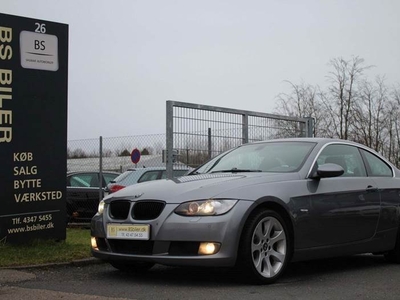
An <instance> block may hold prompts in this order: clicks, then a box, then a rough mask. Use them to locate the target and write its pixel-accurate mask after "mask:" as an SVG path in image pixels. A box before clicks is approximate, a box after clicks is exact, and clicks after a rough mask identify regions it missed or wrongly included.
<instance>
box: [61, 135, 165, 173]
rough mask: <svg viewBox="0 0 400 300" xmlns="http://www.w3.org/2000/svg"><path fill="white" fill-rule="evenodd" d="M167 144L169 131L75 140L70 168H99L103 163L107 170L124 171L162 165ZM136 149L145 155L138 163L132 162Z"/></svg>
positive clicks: (71, 143)
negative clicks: (166, 133) (166, 137)
mask: <svg viewBox="0 0 400 300" xmlns="http://www.w3.org/2000/svg"><path fill="white" fill-rule="evenodd" d="M100 141H102V142H100ZM165 147H166V146H165V134H153V135H139V136H125V137H112V138H101V139H100V138H97V139H87V140H71V141H68V149H67V158H68V161H67V170H68V171H99V170H100V166H101V168H102V170H105V171H117V172H124V171H126V170H127V169H128V168H132V167H160V166H163V163H162V153H163V150H164V149H165ZM133 149H138V150H139V151H140V152H141V154H142V155H141V158H140V161H139V162H138V163H137V164H133V163H132V161H131V156H130V155H131V152H132V150H133ZM100 154H101V155H100ZM100 158H101V160H100ZM164 166H165V164H164Z"/></svg>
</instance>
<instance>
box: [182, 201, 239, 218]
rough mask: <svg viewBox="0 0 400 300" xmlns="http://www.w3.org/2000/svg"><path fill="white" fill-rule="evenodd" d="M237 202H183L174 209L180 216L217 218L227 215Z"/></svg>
mask: <svg viewBox="0 0 400 300" xmlns="http://www.w3.org/2000/svg"><path fill="white" fill-rule="evenodd" d="M236 202H237V200H227V199H224V200H215V199H208V200H199V201H190V202H185V203H182V204H181V205H179V206H178V207H177V208H176V209H175V213H177V214H178V215H182V216H218V215H222V214H225V213H227V212H228V211H230V210H231V209H232V207H234V206H235V204H236Z"/></svg>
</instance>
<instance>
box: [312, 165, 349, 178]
mask: <svg viewBox="0 0 400 300" xmlns="http://www.w3.org/2000/svg"><path fill="white" fill-rule="evenodd" d="M343 173H344V169H343V168H342V167H341V166H339V165H337V164H332V163H327V164H323V165H320V166H319V167H318V168H317V170H316V171H315V172H314V173H313V174H312V175H311V176H310V178H313V179H319V178H331V177H338V176H341V175H343Z"/></svg>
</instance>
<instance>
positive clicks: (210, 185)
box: [104, 173, 299, 203]
mask: <svg viewBox="0 0 400 300" xmlns="http://www.w3.org/2000/svg"><path fill="white" fill-rule="evenodd" d="M298 178H299V176H298V174H297V173H284V174H283V173H235V174H231V173H229V174H226V173H223V174H221V173H219V174H201V175H190V176H183V177H178V178H174V179H162V180H155V181H149V182H143V183H138V184H134V185H131V186H128V187H126V188H124V189H122V190H120V191H118V192H116V193H113V194H111V195H110V196H108V197H106V198H105V199H104V200H105V201H106V202H108V201H111V199H116V198H119V199H121V198H124V199H130V200H138V201H139V200H148V199H152V200H163V201H166V202H167V203H181V202H184V201H188V200H199V199H209V198H233V199H234V198H235V191H237V190H241V191H242V189H243V188H249V187H251V186H254V185H260V184H268V183H271V182H276V181H287V180H295V179H298ZM241 194H243V193H241ZM248 200H254V199H248Z"/></svg>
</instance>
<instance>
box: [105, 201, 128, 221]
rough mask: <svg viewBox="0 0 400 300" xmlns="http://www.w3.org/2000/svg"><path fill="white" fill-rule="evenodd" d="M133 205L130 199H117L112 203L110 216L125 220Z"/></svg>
mask: <svg viewBox="0 0 400 300" xmlns="http://www.w3.org/2000/svg"><path fill="white" fill-rule="evenodd" d="M130 206H131V203H130V201H128V200H117V201H113V202H111V203H110V217H111V218H113V219H118V220H125V219H126V218H127V217H128V214H129V208H130Z"/></svg>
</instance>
